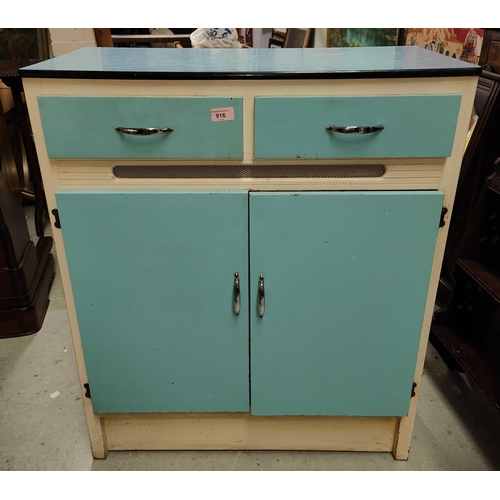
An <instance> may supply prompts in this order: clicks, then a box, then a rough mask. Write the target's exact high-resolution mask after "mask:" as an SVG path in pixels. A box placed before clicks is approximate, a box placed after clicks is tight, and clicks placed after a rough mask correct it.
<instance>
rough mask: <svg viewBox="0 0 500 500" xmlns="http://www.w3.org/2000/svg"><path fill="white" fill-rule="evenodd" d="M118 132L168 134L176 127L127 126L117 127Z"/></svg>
mask: <svg viewBox="0 0 500 500" xmlns="http://www.w3.org/2000/svg"><path fill="white" fill-rule="evenodd" d="M115 130H116V131H117V132H121V133H122V134H128V135H158V134H168V133H169V132H173V131H174V129H173V128H170V127H167V128H127V127H116V128H115Z"/></svg>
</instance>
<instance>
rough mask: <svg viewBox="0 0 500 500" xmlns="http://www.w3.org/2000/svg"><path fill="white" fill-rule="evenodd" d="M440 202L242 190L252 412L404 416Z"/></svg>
mask: <svg viewBox="0 0 500 500" xmlns="http://www.w3.org/2000/svg"><path fill="white" fill-rule="evenodd" d="M442 201H443V193H441V192H316V193H304V192H300V193H251V194H250V282H251V292H250V293H251V298H250V304H251V313H250V318H251V387H252V392H251V412H252V414H253V415H350V416H355V415H373V416H376V415H386V416H389V415H399V416H401V415H406V414H407V411H408V406H409V401H410V396H411V390H412V383H413V375H414V370H415V362H416V357H417V350H418V345H419V339H420V333H421V328H422V318H423V314H424V307H425V302H426V297H427V290H428V285H429V278H430V272H431V266H432V261H433V255H434V248H435V242H436V236H437V231H438V226H439V218H440V212H441V207H442ZM260 275H262V276H263V277H264V292H265V309H264V315H263V317H260V315H259V308H258V304H257V302H258V294H259V290H258V289H259V276H260Z"/></svg>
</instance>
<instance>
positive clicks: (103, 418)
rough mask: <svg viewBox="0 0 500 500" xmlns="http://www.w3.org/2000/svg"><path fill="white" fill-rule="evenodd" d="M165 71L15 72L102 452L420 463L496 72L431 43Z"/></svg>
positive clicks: (196, 62) (216, 58)
mask: <svg viewBox="0 0 500 500" xmlns="http://www.w3.org/2000/svg"><path fill="white" fill-rule="evenodd" d="M164 54H165V52H164V51H159V50H154V49H152V50H148V49H144V50H142V49H136V50H130V49H128V50H127V49H81V50H79V51H76V52H74V53H72V54H67V55H65V56H61V57H59V58H55V59H53V60H50V61H46V62H44V63H41V64H38V65H34V66H31V67H28V68H25V69H23V70H22V71H21V72H22V74H23V78H24V86H25V89H26V95H27V102H28V106H29V110H30V114H31V116H32V122H33V129H34V134H35V140H36V142H37V148H38V152H39V156H40V160H41V165H42V172H43V176H44V184H45V188H46V192H47V196H48V204H49V207H50V209H51V213H52V214H53V215H54V222H55V223H56V224H57V226H60V229H61V230H60V231H59V230H55V234H54V239H55V243H56V247H57V251H58V259H59V263H60V266H61V277H62V280H63V285H64V289H65V294H66V298H67V306H68V314H69V318H70V324H71V329H72V335H73V339H74V345H75V353H76V359H77V365H78V371H79V374H80V380H81V384H82V390H83V391H84V392H85V394H86V396H87V397H85V398H83V401H84V407H85V412H86V416H87V422H88V426H89V435H90V440H91V444H92V450H93V453H94V456H95V457H101V458H102V457H105V456H106V453H107V451H108V450H120V449H146V450H147V449H292V450H294V449H295V450H300V449H314V450H358V451H361V450H362V451H379V452H392V453H393V454H394V457H395V458H396V459H406V458H407V457H408V451H409V446H410V440H411V433H412V427H413V422H414V419H415V414H416V405H417V399H418V393H419V389H420V377H421V373H422V368H423V360H424V354H425V347H426V343H427V338H428V334H429V326H430V319H431V317H432V309H433V301H434V297H435V293H436V289H437V282H438V276H439V268H440V262H441V260H442V254H443V251H444V243H445V240H446V234H447V230H448V220H449V216H450V213H451V207H452V204H453V197H454V193H455V188H456V182H457V178H458V171H459V167H460V159H461V153H462V151H463V144H464V141H465V136H466V132H467V125H468V122H469V118H470V111H471V108H472V101H473V96H474V91H475V85H476V83H477V75H478V74H479V72H480V68H479V67H477V66H473V65H470V64H467V63H464V62H462V61H456V60H453V59H450V58H446V57H442V56H439V55H437V54H433V53H431V52H429V51H425V50H423V49H419V48H416V47H397V48H376V49H371V50H367V49H325V50H323V49H311V50H306V49H289V50H283V51H276V50H274V51H270V50H266V49H254V50H246V51H236V50H235V51H221V50H208V49H207V50H196V49H192V50H191V49H189V50H188V49H186V50H183V51H169V52H168V54H169V58H168V64H167V62H166V60H165V59H164V57H163V56H164ZM117 80H118V84H117ZM446 209H447V211H446Z"/></svg>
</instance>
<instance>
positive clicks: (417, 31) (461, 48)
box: [404, 28, 484, 64]
mask: <svg viewBox="0 0 500 500" xmlns="http://www.w3.org/2000/svg"><path fill="white" fill-rule="evenodd" d="M405 31H406V33H405V43H404V45H416V46H418V47H423V48H424V49H428V50H432V51H433V52H438V53H439V54H444V55H445V56H449V57H453V58H455V59H460V60H462V61H466V62H469V63H473V64H478V63H479V57H480V55H481V48H482V46H483V39H484V29H481V28H406V30H405Z"/></svg>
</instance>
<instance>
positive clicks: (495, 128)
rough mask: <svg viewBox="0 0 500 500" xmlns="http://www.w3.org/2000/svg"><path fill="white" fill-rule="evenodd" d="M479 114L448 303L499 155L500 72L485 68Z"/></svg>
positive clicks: (445, 291) (443, 298)
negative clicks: (477, 206)
mask: <svg viewBox="0 0 500 500" xmlns="http://www.w3.org/2000/svg"><path fill="white" fill-rule="evenodd" d="M474 107H475V109H476V113H477V114H478V116H479V119H478V121H477V124H476V127H475V129H474V132H473V134H472V137H471V138H470V141H469V144H468V147H467V150H466V151H465V153H464V157H463V160H462V167H461V170H460V177H459V180H458V186H457V194H456V198H455V204H454V207H453V217H452V218H451V223H450V229H449V233H448V238H447V240H446V250H445V254H444V259H443V266H442V270H441V280H440V291H439V294H438V300H439V302H441V303H443V304H446V303H447V302H449V299H450V292H451V291H452V290H453V280H454V278H453V270H454V267H455V261H456V259H457V257H458V255H459V252H460V243H461V241H462V237H463V234H464V231H465V228H466V227H467V224H468V222H469V220H470V217H471V214H472V211H473V209H474V206H475V204H476V202H477V200H478V197H479V194H480V192H481V189H482V187H483V185H484V183H485V181H486V178H487V177H488V176H489V175H491V172H492V171H493V163H494V162H495V160H496V159H497V158H498V156H500V140H499V137H500V75H497V74H494V73H490V72H487V71H483V73H482V75H481V76H480V77H479V82H478V86H477V91H476V97H475V100H474Z"/></svg>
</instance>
